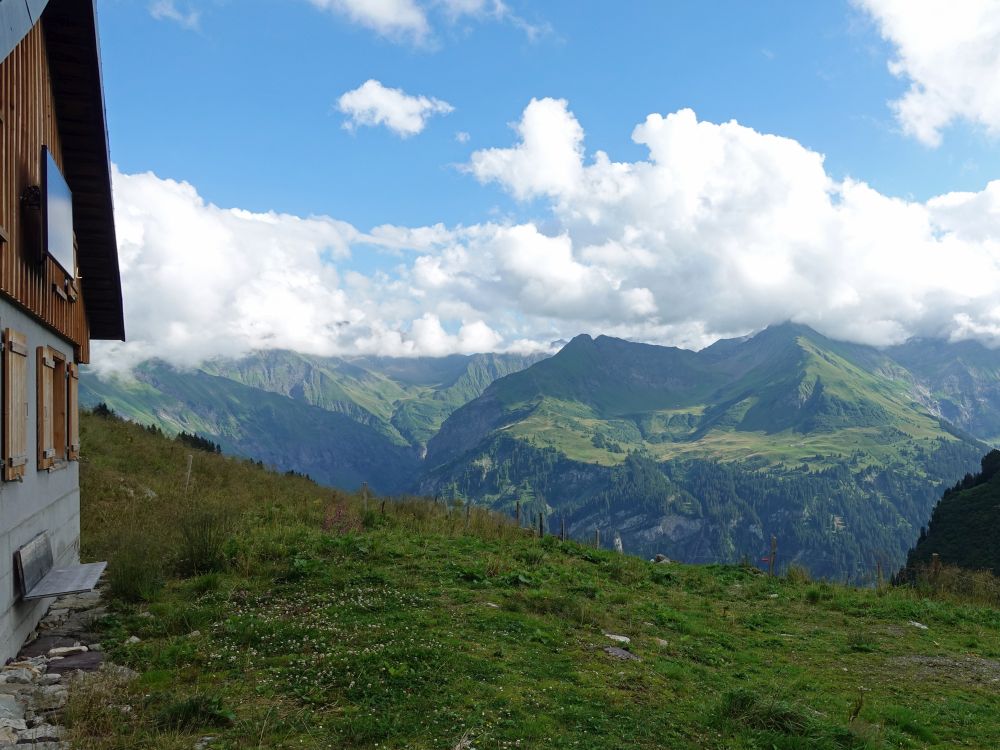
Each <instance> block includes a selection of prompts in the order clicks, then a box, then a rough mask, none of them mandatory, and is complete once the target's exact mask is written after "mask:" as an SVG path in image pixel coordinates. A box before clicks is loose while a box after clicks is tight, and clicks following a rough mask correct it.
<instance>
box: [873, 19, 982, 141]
mask: <svg viewBox="0 0 1000 750" xmlns="http://www.w3.org/2000/svg"><path fill="white" fill-rule="evenodd" d="M855 2H856V3H857V4H858V5H859V6H860V7H862V8H863V9H864V10H866V11H867V12H868V13H870V14H871V16H872V17H873V18H874V19H875V21H876V23H877V24H878V27H879V30H880V31H881V33H882V36H883V37H884V38H885V39H886V40H887V41H889V42H890V43H891V44H892V45H893V46H894V47H895V48H896V56H895V58H894V59H893V60H892V61H891V62H890V63H889V69H890V70H891V71H892V73H893V74H894V75H897V76H899V77H900V78H903V79H905V80H908V81H909V82H910V88H909V89H908V90H907V92H906V93H905V94H904V95H903V96H902V97H901V98H900V99H898V100H896V101H894V102H892V107H893V109H894V111H895V113H896V117H897V118H898V120H899V122H900V124H901V125H902V127H903V130H904V131H905V132H907V133H908V134H910V135H912V136H914V137H916V138H917V139H919V140H920V141H922V142H923V143H925V144H927V145H929V146H937V145H938V144H939V143H940V142H941V131H942V130H944V129H945V128H946V127H948V125H950V124H951V123H952V122H953V121H955V120H957V119H963V120H967V121H969V122H971V123H974V124H976V125H979V126H982V127H983V128H985V129H986V130H987V131H988V132H989V133H991V134H993V135H998V134H1000V75H998V71H1000V3H998V2H996V0H957V1H948V0H917V1H914V0H855Z"/></svg>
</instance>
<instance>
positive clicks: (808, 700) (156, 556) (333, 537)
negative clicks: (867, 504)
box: [65, 415, 1000, 750]
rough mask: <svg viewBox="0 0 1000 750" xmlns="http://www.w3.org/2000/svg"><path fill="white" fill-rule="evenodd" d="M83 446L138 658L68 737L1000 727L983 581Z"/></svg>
mask: <svg viewBox="0 0 1000 750" xmlns="http://www.w3.org/2000/svg"><path fill="white" fill-rule="evenodd" d="M82 443H83V447H84V455H83V458H82V466H81V471H82V485H83V500H82V503H83V508H82V514H81V516H82V519H83V521H82V522H83V529H82V536H83V558H84V559H85V560H92V559H107V560H109V563H110V564H109V568H108V573H107V574H106V588H105V593H106V596H107V597H108V598H109V600H110V614H109V615H108V617H106V618H105V619H104V620H103V622H102V623H101V625H100V631H101V633H102V636H101V637H102V644H103V646H104V648H105V650H106V651H107V652H108V654H109V657H110V658H111V659H112V660H113V661H115V662H116V663H119V664H123V665H127V666H129V667H131V668H133V669H135V670H136V671H138V672H139V673H140V676H139V678H138V679H136V680H135V681H131V682H126V681H123V680H121V679H119V678H116V677H114V676H110V675H109V676H99V677H97V678H93V679H92V680H90V681H88V682H86V683H83V684H81V685H80V686H79V688H78V689H77V690H76V691H75V692H74V693H73V696H72V698H71V702H70V705H69V707H68V709H67V712H66V716H65V721H66V723H67V724H68V726H69V728H70V732H71V739H72V741H73V743H74V744H73V746H74V747H76V748H81V749H83V750H86V749H88V748H95V749H96V748H122V749H123V750H124V749H125V748H129V749H132V748H162V749H164V750H169V749H171V748H178V749H180V748H184V749H185V750H189V749H190V748H191V747H193V746H194V744H195V743H196V742H197V741H198V739H199V738H201V737H205V736H212V737H214V738H215V739H214V741H213V743H212V744H211V745H210V747H211V748H219V749H222V750H225V749H228V748H386V749H389V750H396V749H398V750H402V749H403V748H428V749H430V748H435V749H441V750H472V749H473V748H476V749H478V750H485V749H487V748H497V749H501V748H567V749H568V748H574V749H577V748H595V749H596V748H602V749H603V748H649V749H653V748H746V749H748V750H749V749H750V748H761V749H764V748H767V749H769V750H770V749H773V748H777V749H778V750H782V749H786V748H955V747H968V748H995V747H1000V721H998V720H997V715H996V706H997V704H998V700H1000V608H998V607H1000V598H998V596H997V593H996V590H995V589H990V586H991V585H992V584H991V579H988V578H983V579H982V585H981V586H977V587H973V588H970V589H969V590H968V591H966V592H965V593H962V594H959V593H947V592H944V591H938V592H935V591H933V590H930V589H929V588H928V589H927V590H914V589H893V588H890V587H879V588H877V589H855V588H848V587H844V586H839V585H834V584H829V583H824V582H813V581H810V580H809V578H808V576H807V575H806V574H805V573H804V572H803V571H800V570H795V569H793V570H791V571H788V572H787V574H786V575H783V576H781V577H775V578H769V577H767V576H765V575H763V574H761V573H760V572H759V571H757V570H755V569H752V568H749V567H723V566H686V565H679V564H673V563H668V564H652V563H649V562H647V561H645V560H641V559H638V558H633V557H628V556H622V555H617V554H615V553H613V552H609V551H606V550H597V549H594V548H592V547H589V546H587V545H585V544H580V543H577V542H573V541H560V540H559V539H557V538H556V537H553V536H546V537H545V538H544V539H539V538H538V537H537V536H535V535H533V534H531V533H530V532H527V531H525V530H521V529H518V528H516V527H515V526H514V525H513V524H512V522H511V521H510V520H509V519H506V518H503V517H500V516H497V515H494V514H492V513H489V512H486V511H484V510H481V509H475V508H473V509H466V508H463V507H452V508H446V507H445V506H444V505H443V504H434V503H433V502H427V501H424V500H419V499H409V500H402V501H392V500H390V501H386V502H383V501H382V500H381V499H378V498H371V499H368V500H367V501H365V500H364V499H362V498H360V497H357V496H349V495H346V494H343V493H340V492H336V491H332V490H330V489H328V488H323V487H320V486H318V485H316V484H314V483H312V482H311V481H309V480H307V479H305V478H303V477H299V476H285V475H281V474H276V473H273V472H269V471H267V470H265V469H263V468H261V467H258V466H256V465H254V464H252V463H250V462H247V461H241V460H238V459H234V458H228V457H224V456H216V455H211V454H207V453H201V452H197V451H192V450H191V449H190V448H188V447H186V446H184V445H182V444H180V443H179V442H177V441H173V440H168V439H166V438H164V437H162V436H160V435H157V434H153V433H151V432H149V431H147V430H146V429H145V428H142V427H140V426H138V425H134V424H129V423H125V422H121V421H118V420H115V419H108V418H102V417H98V416H94V415H85V417H84V419H83V434H82ZM189 455H193V460H192V462H191V469H190V475H189V474H188V456H189ZM189 477H190V478H189ZM952 588H957V587H952ZM609 633H610V634H613V635H621V636H627V637H628V638H629V639H630V642H629V643H628V644H623V643H621V642H620V641H616V640H613V639H611V638H609V637H608V636H607V634H609ZM133 636H134V637H136V638H138V639H139V641H138V642H134V641H131V639H132V637H133ZM611 647H619V648H624V649H625V652H624V653H620V654H618V656H615V655H612V654H609V653H608V652H607V651H606V650H605V649H606V648H611ZM629 655H631V656H632V657H635V658H630V657H629ZM620 657H625V658H620Z"/></svg>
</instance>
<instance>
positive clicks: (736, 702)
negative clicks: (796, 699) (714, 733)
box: [719, 688, 811, 735]
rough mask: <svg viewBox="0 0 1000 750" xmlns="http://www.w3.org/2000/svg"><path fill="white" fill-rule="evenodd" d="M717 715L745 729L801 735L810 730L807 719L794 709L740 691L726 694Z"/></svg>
mask: <svg viewBox="0 0 1000 750" xmlns="http://www.w3.org/2000/svg"><path fill="white" fill-rule="evenodd" d="M719 714H720V715H721V716H722V717H723V718H724V719H727V720H729V721H732V722H734V723H735V724H738V725H740V726H743V727H746V728H748V729H756V730H762V731H769V732H780V733H781V734H793V735H801V734H804V733H805V732H806V730H807V729H809V727H810V723H811V722H810V720H809V717H808V716H806V714H805V713H803V711H802V710H801V709H800V708H798V707H797V706H794V705H792V704H791V703H787V702H785V701H782V700H777V699H775V698H772V697H770V696H762V695H758V694H757V693H754V692H752V691H751V690H747V689H745V688H739V689H737V690H732V691H730V692H728V693H726V694H725V695H724V696H723V698H722V702H721V705H720V707H719Z"/></svg>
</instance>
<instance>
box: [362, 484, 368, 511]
mask: <svg viewBox="0 0 1000 750" xmlns="http://www.w3.org/2000/svg"><path fill="white" fill-rule="evenodd" d="M361 499H362V500H363V501H364V509H365V513H368V482H362V483H361Z"/></svg>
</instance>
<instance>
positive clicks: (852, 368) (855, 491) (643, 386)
mask: <svg viewBox="0 0 1000 750" xmlns="http://www.w3.org/2000/svg"><path fill="white" fill-rule="evenodd" d="M915 383H916V379H915V378H914V377H913V376H912V375H910V374H909V373H907V372H906V371H905V369H904V368H902V367H901V366H900V365H899V363H897V362H895V361H894V360H892V359H891V358H890V357H888V356H887V355H886V354H885V353H881V352H878V351H877V350H874V349H870V348H867V347H861V346H855V345H850V344H842V343H839V342H833V341H830V340H829V339H827V338H825V337H823V336H821V335H819V334H818V333H816V332H815V331H812V330H811V329H808V328H806V327H804V326H795V325H783V326H775V327H772V328H769V329H767V330H766V331H763V332H762V333H760V334H758V335H757V336H754V337H752V338H749V339H744V340H738V341H724V342H719V343H718V344H716V345H714V346H712V347H709V348H708V349H705V350H703V351H702V352H697V353H695V352H686V351H682V350H678V349H671V348H664V347H652V346H645V345H636V344H631V343H629V342H625V341H621V340H616V339H610V338H608V337H603V336H601V337H598V338H596V339H591V338H590V337H585V336H584V337H578V338H576V339H574V340H573V341H572V342H570V344H569V345H567V346H566V347H565V348H564V349H563V350H562V351H561V352H559V353H558V354H557V355H556V356H554V357H552V358H551V359H549V360H546V361H544V362H541V363H539V364H537V365H535V366H533V367H531V368H529V369H527V370H525V371H524V372H521V373H518V374H515V375H512V376H510V377H507V378H504V379H502V380H499V381H497V382H495V383H494V384H493V385H492V386H490V387H489V388H487V389H486V391H485V392H484V394H483V395H482V396H481V397H480V398H478V399H476V400H475V401H472V402H470V403H469V404H467V405H465V406H464V407H462V408H461V409H458V410H457V411H455V412H454V413H453V414H452V416H451V417H449V419H448V420H446V422H445V423H444V425H442V428H441V430H440V431H439V433H438V434H437V435H436V436H435V437H434V438H433V439H432V440H431V441H430V443H429V445H428V455H427V459H426V461H425V464H426V469H425V471H426V473H425V476H424V479H423V481H422V483H421V485H420V487H421V489H422V490H423V491H425V492H445V493H451V494H455V495H457V496H460V497H467V498H471V499H473V500H476V501H480V502H488V503H491V504H493V505H495V506H498V507H510V506H512V505H513V504H515V503H516V502H518V501H520V502H522V504H524V505H525V506H526V507H528V508H530V512H532V513H537V512H544V513H545V514H547V515H553V516H557V517H565V518H566V519H567V522H568V523H569V524H570V526H571V528H573V530H574V532H575V533H577V534H579V535H588V534H589V535H592V533H593V529H594V527H598V528H600V529H602V530H603V532H604V534H605V537H606V538H607V537H608V536H610V535H611V534H613V533H615V532H617V533H619V534H621V536H622V538H623V540H624V543H625V546H626V549H631V550H632V551H635V552H637V553H639V554H650V553H654V552H664V553H666V554H668V555H670V556H671V557H677V558H679V559H685V560H692V561H696V560H727V561H731V562H735V561H737V560H739V559H741V558H742V557H749V558H757V557H759V556H761V555H763V554H766V553H767V550H768V548H769V539H770V536H771V535H772V534H774V535H776V536H778V537H779V545H780V546H781V549H782V554H783V555H785V559H791V560H795V561H797V562H801V563H802V564H805V565H807V566H808V567H809V568H810V569H812V570H813V571H814V572H815V573H817V574H823V575H834V576H843V575H848V576H851V577H854V578H858V577H860V576H863V575H865V574H867V572H868V571H871V570H874V568H875V563H876V561H877V560H883V559H884V561H885V562H886V563H892V564H898V563H900V562H901V561H902V558H903V555H904V554H905V550H906V548H907V547H908V545H909V543H910V542H911V540H912V539H913V538H914V537H915V530H916V529H917V528H919V526H920V524H921V523H922V522H923V521H924V519H926V517H927V515H928V513H929V511H930V508H931V506H932V505H933V502H934V498H935V496H936V494H937V493H938V492H940V488H941V487H942V486H943V484H944V483H950V482H952V481H954V479H955V478H956V477H957V476H961V474H963V473H964V472H965V471H967V470H968V467H969V466H971V465H973V462H974V461H975V460H976V458H977V456H978V455H979V454H980V453H981V451H982V444H981V443H979V442H978V441H976V440H975V439H973V438H970V437H968V436H965V435H963V434H960V433H958V432H957V431H955V430H954V429H953V428H951V427H950V426H948V425H946V424H944V423H942V421H941V419H940V418H939V417H938V416H935V415H934V414H933V413H932V412H931V410H929V409H928V408H927V407H926V406H925V405H924V404H922V403H920V402H919V401H918V395H919V394H917V393H916V386H915ZM581 477H584V478H585V479H583V481H580V478H581Z"/></svg>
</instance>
